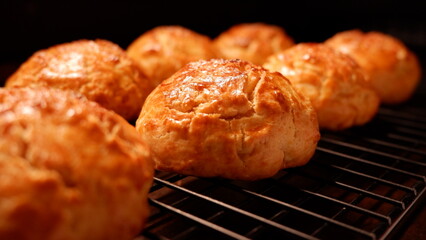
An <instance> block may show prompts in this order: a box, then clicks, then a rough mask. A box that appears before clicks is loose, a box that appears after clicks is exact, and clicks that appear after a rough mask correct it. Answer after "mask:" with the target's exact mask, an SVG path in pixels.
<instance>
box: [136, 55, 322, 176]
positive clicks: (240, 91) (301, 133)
mask: <svg viewBox="0 0 426 240" xmlns="http://www.w3.org/2000/svg"><path fill="white" fill-rule="evenodd" d="M136 129H137V130H138V131H139V132H140V133H141V134H142V136H143V137H144V138H145V139H146V141H147V143H149V145H150V147H151V150H152V153H153V158H154V162H155V167H156V169H159V170H165V171H172V172H178V173H181V174H187V175H196V176H202V177H224V178H230V179H242V180H254V179H260V178H266V177H271V176H273V175H274V174H275V173H276V172H277V171H279V170H280V169H283V168H288V167H295V166H301V165H304V164H306V163H307V162H308V161H309V159H310V158H311V157H312V155H313V154H314V151H315V148H316V144H317V141H318V140H319V136H320V135H319V131H318V122H317V118H316V114H315V111H314V110H313V108H312V106H311V104H310V102H309V101H308V100H307V99H305V98H304V97H303V96H301V95H299V94H298V93H296V91H295V90H294V89H293V88H292V86H291V84H290V82H289V81H288V80H287V79H286V78H284V77H283V76H282V75H281V74H280V73H271V72H269V71H267V70H266V69H264V68H262V67H259V66H256V65H253V64H251V63H249V62H246V61H242V60H223V59H213V60H210V61H197V62H193V63H190V64H188V65H186V66H185V67H184V68H182V69H181V70H179V71H178V72H177V73H175V74H174V75H173V76H172V77H170V78H169V79H167V80H166V81H164V82H163V83H161V84H160V85H159V86H158V87H157V88H156V89H155V90H154V91H153V92H152V93H151V94H150V96H149V97H148V98H147V101H146V103H145V105H144V107H143V110H142V112H141V115H140V116H139V118H138V120H137V122H136Z"/></svg>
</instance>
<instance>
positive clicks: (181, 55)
mask: <svg viewBox="0 0 426 240" xmlns="http://www.w3.org/2000/svg"><path fill="white" fill-rule="evenodd" d="M127 54H128V55H129V56H130V57H131V58H132V59H133V60H134V61H135V62H136V63H137V64H139V66H140V68H141V69H142V70H143V72H144V73H145V74H146V75H147V76H148V78H149V80H150V81H151V83H152V85H154V86H157V85H158V84H160V83H161V82H162V81H163V80H164V79H166V78H168V77H170V76H171V75H173V73H175V72H176V71H178V70H179V69H180V68H182V67H183V66H185V65H186V64H187V63H189V62H192V61H197V60H200V59H205V60H207V59H211V58H214V57H215V56H216V52H215V50H214V48H213V44H212V41H211V39H210V38H209V37H208V36H205V35H203V34H200V33H197V32H194V31H192V30H190V29H187V28H185V27H182V26H177V25H170V26H169V25H166V26H159V27H155V28H153V29H151V30H149V31H147V32H145V33H144V34H142V35H141V36H139V37H138V38H137V39H136V40H134V41H133V42H132V43H131V44H130V45H129V47H128V48H127Z"/></svg>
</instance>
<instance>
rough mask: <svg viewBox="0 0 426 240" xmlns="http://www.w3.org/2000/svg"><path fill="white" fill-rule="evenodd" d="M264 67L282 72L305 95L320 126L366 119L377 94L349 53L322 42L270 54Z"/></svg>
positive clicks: (336, 126) (335, 126) (373, 111)
mask: <svg viewBox="0 0 426 240" xmlns="http://www.w3.org/2000/svg"><path fill="white" fill-rule="evenodd" d="M264 67H265V68H267V69H269V70H271V71H278V72H280V73H282V74H283V75H284V76H286V77H287V78H288V79H289V80H290V81H291V82H292V84H293V86H294V87H295V88H296V89H297V90H298V91H300V92H301V93H302V94H304V95H305V96H307V97H308V98H309V99H310V100H311V102H312V105H313V106H314V108H315V109H316V111H317V114H318V121H319V125H320V127H321V128H326V129H331V130H340V129H344V128H348V127H351V126H354V125H362V124H365V123H366V122H368V121H370V120H371V119H372V118H373V117H374V115H375V114H376V112H377V109H378V107H379V98H378V96H377V94H376V92H375V91H374V90H372V89H371V87H370V86H369V84H368V83H367V81H366V80H365V77H364V73H363V72H362V69H361V68H360V67H359V66H358V65H357V64H356V63H355V61H353V59H351V58H350V57H349V56H347V55H344V54H341V53H339V52H337V51H335V50H333V49H332V48H330V47H327V46H325V45H324V44H318V43H300V44H297V45H296V46H294V47H292V48H289V49H287V50H285V51H283V52H280V53H277V54H275V55H273V56H270V57H269V58H268V60H267V61H266V63H265V64H264Z"/></svg>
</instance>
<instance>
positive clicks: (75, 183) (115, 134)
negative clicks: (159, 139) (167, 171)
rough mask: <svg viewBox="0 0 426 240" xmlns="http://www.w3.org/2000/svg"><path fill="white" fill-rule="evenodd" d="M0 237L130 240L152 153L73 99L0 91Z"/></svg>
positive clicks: (109, 118) (53, 93)
mask: <svg viewBox="0 0 426 240" xmlns="http://www.w3.org/2000/svg"><path fill="white" fill-rule="evenodd" d="M0 134H1V136H2V137H1V138H0V180H1V181H0V239H15V240H24V239H31V240H38V239H40V240H41V239H43V240H49V239H52V240H53V239H64V240H72V239H102V240H104V239H114V240H115V239H131V238H132V237H133V236H135V235H136V234H137V233H139V232H140V230H141V229H142V227H143V225H144V221H145V219H146V218H147V216H148V211H149V207H148V203H147V194H148V191H149V188H150V186H151V183H152V177H153V164H152V162H151V161H152V160H151V157H150V153H149V148H148V147H147V146H146V144H145V143H144V142H143V140H142V139H141V138H140V136H139V134H138V133H137V132H136V130H135V129H134V128H133V127H132V126H131V125H130V124H128V123H127V122H126V121H125V120H124V119H123V118H121V117H120V116H118V115H116V114H114V113H113V112H111V111H108V110H105V109H104V108H102V107H100V106H99V105H98V104H96V103H94V102H90V101H87V100H85V99H83V98H81V95H79V96H77V95H75V94H74V93H70V92H62V91H60V90H53V89H41V90H35V89H27V88H20V89H1V90H0Z"/></svg>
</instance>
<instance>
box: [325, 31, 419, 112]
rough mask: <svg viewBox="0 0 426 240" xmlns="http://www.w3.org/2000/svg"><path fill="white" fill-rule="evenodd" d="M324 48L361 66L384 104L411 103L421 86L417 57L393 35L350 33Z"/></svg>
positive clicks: (334, 39) (329, 42)
mask: <svg viewBox="0 0 426 240" xmlns="http://www.w3.org/2000/svg"><path fill="white" fill-rule="evenodd" d="M325 44H327V45H328V46H330V47H333V48H335V49H337V50H339V51H341V52H343V53H346V54H348V55H350V56H351V57H352V58H354V59H355V61H357V62H358V64H359V65H360V66H361V67H362V68H363V69H364V70H365V72H366V73H367V76H368V79H369V81H371V84H372V86H373V87H374V88H375V89H376V91H377V93H378V94H379V96H380V98H381V101H382V102H383V103H387V104H397V103H401V102H404V101H406V100H408V99H409V98H410V97H411V95H412V94H413V92H414V91H415V89H416V86H417V85H418V83H419V80H420V75H421V73H420V72H421V70H420V69H421V67H420V64H419V62H418V60H417V57H416V56H415V55H414V53H413V52H411V51H410V50H409V49H408V48H407V47H406V46H405V45H404V44H403V43H402V42H401V41H399V40H398V39H396V38H394V37H392V36H390V35H387V34H384V33H380V32H374V31H373V32H367V33H364V32H362V31H360V30H350V31H344V32H341V33H338V34H336V35H334V36H333V37H331V38H330V39H328V40H327V41H325Z"/></svg>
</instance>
